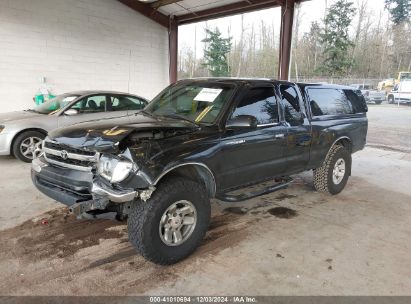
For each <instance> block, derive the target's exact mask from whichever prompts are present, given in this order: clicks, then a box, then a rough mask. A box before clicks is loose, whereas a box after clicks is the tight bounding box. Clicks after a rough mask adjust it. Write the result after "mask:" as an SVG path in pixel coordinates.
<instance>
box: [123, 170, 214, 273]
mask: <svg viewBox="0 0 411 304" xmlns="http://www.w3.org/2000/svg"><path fill="white" fill-rule="evenodd" d="M180 200H188V201H190V202H191V203H192V204H193V205H194V207H195V209H196V212H197V222H196V226H195V228H194V230H193V232H192V234H191V235H190V236H189V238H188V239H187V240H186V241H185V242H183V243H182V244H180V245H177V246H168V245H166V244H165V243H164V242H163V241H162V240H161V238H160V234H159V224H160V219H161V217H162V215H163V213H164V212H165V210H166V209H167V208H168V207H169V206H170V205H171V204H173V203H175V202H177V201H180ZM210 213H211V207H210V200H209V198H208V195H207V191H206V189H205V187H204V186H203V185H202V184H200V183H197V182H194V181H192V180H189V179H185V178H181V177H171V178H168V179H166V180H165V181H163V182H162V183H160V184H159V185H158V187H157V189H156V190H155V191H154V192H153V194H152V196H151V198H150V199H149V200H147V202H144V201H141V200H138V201H136V202H134V203H133V204H132V206H131V210H130V213H129V216H128V219H127V226H128V235H129V240H130V242H131V244H132V245H133V246H134V247H135V248H136V249H137V250H138V251H139V252H140V253H141V254H142V255H143V257H144V258H146V259H147V260H150V261H152V262H154V263H156V264H160V265H170V264H174V263H177V262H179V261H181V260H183V259H184V258H186V257H187V256H189V255H190V254H191V253H193V252H194V251H195V249H196V248H197V247H198V246H199V245H200V243H201V241H202V240H203V238H204V236H205V234H206V232H207V230H208V225H209V223H210Z"/></svg>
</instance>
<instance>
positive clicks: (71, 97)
mask: <svg viewBox="0 0 411 304" xmlns="http://www.w3.org/2000/svg"><path fill="white" fill-rule="evenodd" d="M77 97H78V96H68V97H66V98H64V100H63V101H65V102H67V101H68V102H70V101H73V100H74V99H76V98H77Z"/></svg>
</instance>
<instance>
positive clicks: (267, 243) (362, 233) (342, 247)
mask: <svg viewBox="0 0 411 304" xmlns="http://www.w3.org/2000/svg"><path fill="white" fill-rule="evenodd" d="M410 109H411V108H400V109H397V108H395V107H392V106H384V105H382V106H370V113H369V117H370V128H369V143H370V144H372V145H377V146H378V145H380V146H388V149H385V150H384V149H376V148H372V147H368V148H366V149H364V150H363V151H361V152H358V153H356V154H355V155H354V156H353V171H352V176H351V178H350V180H349V182H348V185H347V187H346V189H345V190H344V191H343V192H342V193H341V194H339V195H337V196H329V195H323V194H320V193H317V192H314V191H313V189H312V175H311V174H310V173H308V172H307V173H304V174H300V175H297V176H295V177H294V178H295V181H294V183H293V184H292V185H291V187H289V188H288V189H286V190H283V191H279V192H275V193H272V194H270V195H265V196H261V197H258V198H255V199H253V200H249V201H247V202H244V203H242V204H224V203H222V202H219V201H213V204H212V209H213V215H212V223H211V226H210V231H209V232H208V234H207V237H206V238H205V240H204V242H203V244H202V246H201V247H200V248H199V249H198V250H197V251H196V252H195V253H194V254H193V255H192V256H191V257H189V258H188V259H186V260H185V261H183V262H181V263H179V264H177V265H174V266H169V267H162V266H157V265H154V264H151V263H150V262H147V261H145V260H144V259H143V258H142V257H141V256H140V255H139V254H138V253H137V252H135V251H134V249H133V248H132V247H131V245H130V244H129V242H128V240H127V233H126V232H127V231H126V226H125V225H124V223H118V222H114V221H109V220H96V221H85V220H83V221H78V220H76V219H74V218H73V217H72V216H71V215H68V214H67V209H66V208H64V207H62V205H59V204H56V203H54V202H52V201H51V200H50V199H48V198H46V197H45V196H43V195H41V194H40V193H38V192H37V191H36V190H35V189H34V187H33V186H32V185H31V181H30V178H29V176H28V175H29V174H28V172H29V165H28V164H23V163H20V162H18V161H16V160H13V159H11V158H9V157H5V158H4V157H3V158H0V166H1V168H2V169H3V171H4V172H6V174H3V175H1V176H0V190H1V193H2V203H1V204H0V212H1V213H0V214H1V218H0V229H2V230H0V295H141V294H144V295H153V294H156V295H181V294H184V295H190V294H195V295H221V294H224V295H239V294H246V295H410V286H411V266H410V265H411V263H410V262H411V260H410V255H409V252H411V241H410V238H411V224H410V223H411V205H410V202H411V188H410V187H409V183H410V176H411V154H410V153H405V152H404V151H407V148H408V147H409V144H410V141H409V137H408V136H409V134H411V133H410V132H409V131H411V130H409V129H410V128H411V123H410V119H408V118H407V115H408V116H410V114H411V112H410ZM410 117H411V116H410ZM384 126H387V127H384ZM407 130H408V131H407ZM390 145H391V146H394V147H395V148H394V150H397V151H393V148H392V147H390ZM399 151H403V152H399Z"/></svg>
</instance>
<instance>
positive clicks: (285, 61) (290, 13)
mask: <svg viewBox="0 0 411 304" xmlns="http://www.w3.org/2000/svg"><path fill="white" fill-rule="evenodd" d="M287 4H288V5H283V6H281V32H280V58H279V65H278V79H281V80H288V77H289V70H290V60H291V41H292V35H293V33H292V31H293V21H294V7H295V1H294V0H288V1H287Z"/></svg>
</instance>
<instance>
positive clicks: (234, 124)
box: [225, 115, 257, 129]
mask: <svg viewBox="0 0 411 304" xmlns="http://www.w3.org/2000/svg"><path fill="white" fill-rule="evenodd" d="M225 127H226V129H250V128H254V129H255V128H257V118H255V117H254V116H251V115H240V116H237V117H235V118H232V119H230V120H228V121H227V123H226V125H225Z"/></svg>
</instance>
